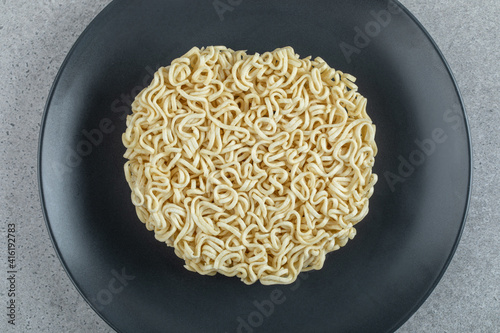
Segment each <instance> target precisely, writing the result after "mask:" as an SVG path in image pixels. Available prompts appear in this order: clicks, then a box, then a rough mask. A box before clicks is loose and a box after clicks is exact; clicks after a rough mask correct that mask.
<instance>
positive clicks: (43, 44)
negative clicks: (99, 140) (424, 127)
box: [0, 0, 500, 333]
mask: <svg viewBox="0 0 500 333" xmlns="http://www.w3.org/2000/svg"><path fill="white" fill-rule="evenodd" d="M402 2H403V4H404V5H405V6H407V7H408V8H409V9H410V11H412V12H413V14H414V15H415V16H416V17H417V18H418V19H419V20H420V21H421V22H422V24H423V25H424V26H425V27H426V29H427V30H428V31H429V33H430V34H431V35H432V36H433V38H434V39H435V41H436V42H437V44H438V45H439V47H440V48H441V50H442V51H443V53H444V55H445V57H446V59H447V60H448V62H449V64H450V66H451V68H452V70H453V72H454V74H455V76H456V79H457V82H458V85H459V87H460V89H461V91H462V93H463V98H464V102H465V106H466V108H467V111H468V116H469V120H470V126H471V132H472V139H473V148H474V185H473V191H472V202H471V206H470V211H469V218H468V221H467V224H466V227H465V230H464V233H463V237H462V240H461V242H460V245H459V247H458V249H457V252H456V254H455V256H454V258H453V261H452V262H451V264H450V266H449V268H448V270H447V272H446V273H445V275H444V277H443V279H442V280H441V282H440V283H439V285H438V286H437V287H436V289H435V290H434V292H433V293H432V294H431V296H430V297H429V298H428V299H427V301H426V302H425V303H424V305H423V306H422V307H421V308H420V309H419V310H418V311H417V312H416V313H415V315H413V317H412V318H410V320H408V322H407V323H405V324H404V325H403V327H401V328H400V329H399V330H398V332H399V333H406V332H450V333H451V332H467V333H469V332H494V331H498V329H499V327H500V223H498V222H499V221H500V209H499V204H498V203H499V202H500V191H499V187H498V185H497V184H498V178H497V177H498V175H499V164H500V148H499V143H500V134H499V133H500V132H499V131H498V124H499V123H500V111H499V104H500V98H499V96H500V93H499V92H500V74H499V73H500V61H499V60H500V51H499V50H500V45H499V42H498V41H499V40H500V34H499V30H500V19H499V18H498V17H499V15H500V2H498V1H497V0H484V1H479V0H469V1H465V0H443V1H436V2H430V1H426V0H404V1H402ZM108 3H109V0H93V1H90V0H80V1H76V0H71V1H68V0H66V1H63V0H45V1H27V0H17V1H12V0H0V8H1V10H0V45H1V48H0V82H1V83H2V88H1V89H0V207H1V208H0V221H1V222H2V228H1V232H0V234H1V235H0V237H1V239H2V241H1V243H2V244H5V241H6V239H7V235H6V233H7V228H6V225H7V223H12V222H15V223H16V224H17V246H18V252H17V255H18V257H17V261H18V264H19V273H18V280H17V288H18V290H17V292H18V295H17V297H16V298H17V303H18V304H17V305H18V313H17V320H16V326H15V327H12V326H11V325H8V324H7V318H6V315H5V314H2V315H1V316H0V331H1V332H30V331H33V332H41V333H43V332H112V330H111V329H110V328H109V327H108V326H107V324H106V323H104V322H103V321H102V320H101V319H100V318H99V316H98V315H97V314H95V313H94V312H93V311H92V310H91V309H90V307H89V306H88V305H87V303H86V302H85V301H84V300H83V298H82V297H81V296H80V295H79V293H78V292H77V290H76V289H75V288H74V286H73V284H72V283H71V281H70V280H69V278H68V276H67V275H66V273H65V272H64V270H63V268H62V266H61V263H60V262H59V260H58V259H57V256H56V253H55V250H54V248H53V247H52V244H51V241H50V238H49V235H48V232H47V229H46V227H45V223H44V221H43V218H42V213H41V208H40V203H39V198H38V188H37V178H36V163H37V160H36V155H37V146H38V136H39V129H40V121H41V117H42V112H43V108H44V105H45V101H46V98H47V95H48V93H49V89H50V87H51V84H52V82H53V80H54V78H55V75H56V73H57V70H58V69H59V66H60V65H61V63H62V61H63V59H64V57H65V56H66V54H67V52H68V51H69V49H70V48H71V46H72V44H73V43H74V42H75V40H76V39H77V38H78V36H79V35H80V34H81V32H82V31H83V30H84V29H85V27H86V26H87V24H88V23H90V21H91V20H92V19H93V18H94V17H95V15H97V13H99V11H100V10H101V9H102V8H104V7H105V6H106V5H107V4H108ZM2 248H6V245H2ZM0 261H1V262H2V264H1V265H0V266H1V267H4V268H1V269H0V281H2V282H1V283H0V300H1V302H0V304H1V305H2V309H4V310H2V311H1V312H2V313H5V308H4V305H5V304H6V300H7V299H8V297H7V282H6V278H7V277H6V269H5V266H6V264H5V263H6V251H3V250H2V251H0Z"/></svg>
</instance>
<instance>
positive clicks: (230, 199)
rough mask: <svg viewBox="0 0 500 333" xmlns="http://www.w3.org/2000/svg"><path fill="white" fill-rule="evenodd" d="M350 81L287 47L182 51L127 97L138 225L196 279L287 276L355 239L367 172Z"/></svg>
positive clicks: (365, 141) (370, 142)
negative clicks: (170, 250)
mask: <svg viewBox="0 0 500 333" xmlns="http://www.w3.org/2000/svg"><path fill="white" fill-rule="evenodd" d="M354 82H355V78H354V77H353V76H351V75H349V74H346V73H343V72H341V71H338V70H335V69H333V68H331V67H330V66H329V65H328V64H327V63H326V62H325V61H324V60H323V59H321V58H319V57H318V58H315V59H314V60H312V58H311V57H307V58H300V57H299V55H298V54H296V53H295V52H294V50H293V49H292V48H291V47H284V48H278V49H276V50H274V51H273V52H266V53H263V54H247V53H246V52H245V51H233V50H231V49H229V48H226V47H224V46H209V47H206V48H201V49H200V48H197V47H194V48H192V49H191V50H190V51H189V52H187V53H186V54H185V55H183V56H182V57H180V58H177V59H175V60H174V61H172V63H171V64H170V66H167V67H162V68H160V69H159V70H158V71H157V72H156V74H155V75H154V79H153V81H152V82H151V84H150V85H149V86H148V87H147V88H145V89H144V90H143V91H142V92H141V93H140V94H139V95H138V96H137V98H136V99H135V101H134V102H133V104H132V114H131V115H129V116H128V118H127V129H126V132H125V133H124V134H123V144H124V145H125V147H126V148H127V150H126V153H125V158H126V159H128V161H127V162H126V164H125V167H124V169H125V176H126V180H127V182H128V184H129V185H130V189H131V192H132V194H131V197H132V203H133V204H134V205H135V207H136V211H137V215H138V217H139V219H140V220H141V221H142V222H143V223H144V224H145V225H146V227H147V229H148V230H153V231H154V233H155V237H156V239H158V240H159V241H161V242H165V243H166V244H167V245H168V246H171V247H173V248H174V250H175V254H176V255H177V256H178V257H180V258H182V259H183V260H184V261H185V267H186V269H188V270H190V271H194V272H198V273H200V274H203V275H215V274H216V273H220V274H223V275H226V276H237V277H238V278H240V279H241V280H242V281H243V282H244V283H246V284H252V283H255V282H256V281H260V282H261V283H262V284H264V285H271V284H289V283H292V282H294V281H295V280H296V279H297V276H298V274H299V273H300V272H303V271H309V270H318V269H321V268H322V267H323V264H324V262H325V255H326V254H327V253H329V252H331V251H335V250H338V249H339V248H340V247H342V246H344V245H345V244H346V243H347V241H348V240H349V239H353V237H354V236H355V235H356V229H355V228H354V226H355V225H356V224H357V223H358V222H359V221H361V220H362V219H363V218H364V217H365V216H366V214H367V213H368V200H369V198H370V197H371V196H372V194H373V190H374V184H375V183H376V181H377V176H376V175H375V174H373V173H372V167H373V165H374V158H375V155H376V154H377V146H376V144H375V141H374V138H375V126H374V125H373V123H372V121H371V119H370V117H369V116H368V115H367V113H366V105H367V100H366V98H364V97H363V96H362V95H361V94H360V93H359V92H358V88H357V86H356V85H355V84H354Z"/></svg>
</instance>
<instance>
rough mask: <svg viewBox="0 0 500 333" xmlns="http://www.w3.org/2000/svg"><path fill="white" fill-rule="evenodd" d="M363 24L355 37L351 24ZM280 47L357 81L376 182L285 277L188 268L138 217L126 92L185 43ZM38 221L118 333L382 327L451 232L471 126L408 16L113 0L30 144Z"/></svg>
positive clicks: (429, 271) (452, 238)
mask: <svg viewBox="0 0 500 333" xmlns="http://www.w3.org/2000/svg"><path fill="white" fill-rule="evenodd" d="M360 31H362V32H360ZM194 45H196V46H204V45H226V46H228V47H231V48H233V49H246V50H248V51H249V52H264V51H270V50H274V49H275V48H277V47H281V46H287V45H291V46H293V47H294V48H295V50H296V51H297V53H299V54H300V55H301V56H307V55H313V56H321V57H322V58H324V59H325V60H326V61H327V62H328V63H329V64H331V65H332V66H334V67H336V68H338V69H341V70H343V71H345V72H348V73H351V74H353V75H355V76H356V77H357V78H358V83H359V86H360V91H361V93H362V94H363V95H365V96H366V97H367V98H368V101H369V110H368V111H369V114H370V116H371V117H372V118H373V120H374V122H375V124H376V125H377V137H376V139H377V143H378V146H379V150H380V151H379V154H378V156H377V159H376V166H375V172H376V173H377V174H378V175H379V177H380V180H379V182H378V184H377V185H376V189H375V194H374V196H373V198H372V199H371V202H370V213H369V215H368V216H367V218H366V219H365V220H364V221H363V222H362V223H361V224H359V225H358V236H357V237H356V238H355V239H354V240H353V241H351V242H349V243H348V245H347V246H346V247H345V248H343V249H341V250H340V251H336V252H334V253H332V254H330V255H329V256H328V258H327V261H326V263H325V267H324V268H323V269H322V270H321V271H315V272H310V273H308V274H303V275H301V277H300V279H299V281H298V282H297V283H295V284H294V285H291V286H262V285H260V284H255V285H252V286H247V285H244V284H243V283H242V282H240V281H239V280H238V279H236V278H227V277H223V276H216V277H207V276H201V275H198V274H195V273H191V272H188V271H187V270H185V269H184V268H183V262H182V261H181V260H180V259H178V258H177V257H176V256H175V255H174V253H173V250H172V249H171V248H168V247H166V246H165V245H164V244H162V243H160V242H157V241H156V240H155V239H154V237H153V234H152V233H150V232H148V231H147V230H146V228H145V227H144V225H143V224H142V223H140V222H139V220H138V219H137V217H136V214H135V211H134V207H133V206H132V204H131V202H130V190H129V188H128V185H127V183H126V182H125V179H124V174H123V170H122V166H123V163H124V162H125V160H124V159H123V157H122V155H123V153H124V148H123V146H122V143H121V134H122V132H123V131H124V129H125V123H124V116H125V115H126V114H127V113H128V112H130V108H129V104H130V101H131V100H132V99H133V98H134V96H135V95H136V94H137V93H138V92H139V91H140V90H141V89H142V88H143V87H144V86H145V85H147V84H148V83H149V81H150V80H151V74H152V73H153V72H154V71H155V70H156V69H157V68H158V67H159V66H160V65H168V64H169V63H170V62H171V61H172V60H173V59H174V58H176V57H179V56H181V55H182V54H184V53H185V52H186V51H188V50H189V49H190V48H191V47H192V46H194ZM39 174H40V188H41V197H42V202H43V206H44V213H45V218H46V220H47V224H48V227H49V230H50V233H51V235H52V239H53V242H54V246H55V247H56V249H57V251H58V253H59V256H60V258H61V261H62V263H63V265H64V266H65V268H66V270H67V272H68V274H69V276H70V277H71V279H72V280H73V282H74V283H75V285H76V287H77V288H78V290H79V291H80V292H81V293H82V295H83V296H84V297H85V298H86V299H87V301H88V302H89V303H90V305H91V306H92V307H93V308H94V309H95V310H96V311H97V312H98V313H99V314H100V315H101V316H102V318H103V319H105V320H106V321H107V322H108V323H109V324H110V325H111V326H112V327H114V328H115V329H116V330H118V331H122V332H189V333H192V332H332V331H335V332H367V331H373V332H388V331H394V330H396V329H397V328H398V327H399V326H400V325H402V324H403V323H404V322H405V321H406V320H407V319H408V318H409V317H410V316H411V314H412V313H414V312H415V311H416V309H417V308H418V307H419V306H420V305H421V304H422V303H423V301H424V300H425V299H426V297H427V296H428V295H429V294H430V292H431V291H432V289H433V288H434V287H435V286H436V284H437V282H438V281H439V279H440V277H441V276H442V275H443V273H444V271H445V269H446V267H447V265H448V263H449V262H450V260H451V257H452V255H453V253H454V251H455V248H456V246H457V243H458V240H459V238H460V234H461V231H462V228H463V224H464V219H465V216H466V211H467V207H468V201H469V190H470V182H471V148H470V141H469V134H468V125H467V120H466V117H465V113H464V109H463V105H462V102H461V99H460V95H459V93H458V90H457V87H456V84H455V82H454V79H453V77H452V75H451V73H450V71H449V68H448V66H447V64H446V62H445V60H444V59H443V57H442V55H441V53H440V52H439V50H438V49H437V47H436V45H435V44H434V43H433V41H432V40H431V38H430V37H429V35H428V34H427V33H426V32H425V30H424V29H423V28H422V26H421V25H420V24H419V23H418V22H417V21H416V19H415V18H414V17H413V16H412V15H411V14H410V13H409V12H408V11H407V10H406V9H404V8H402V7H401V5H399V4H396V3H392V2H387V1H373V0H369V1H368V0H345V1H331V0H323V1H314V2H304V1H302V0H293V1H286V2H285V1H280V2H278V1H242V0H220V1H219V0H218V1H215V2H214V1H211V0H210V1H201V0H200V1H185V0H177V1H165V0H146V1H135V0H134V1H132V0H124V1H114V2H113V3H111V4H110V5H109V6H108V7H107V8H106V9H105V10H104V11H103V12H102V13H101V14H100V15H99V16H98V17H97V18H96V19H95V20H94V21H93V22H92V24H90V26H89V27H88V28H87V30H86V31H85V32H84V33H83V34H82V36H81V37H80V39H79V40H78V42H77V43H76V45H75V46H74V48H73V49H72V51H71V52H70V54H69V55H68V57H67V59H66V61H65V62H64V64H63V66H62V68H61V70H60V72H59V75H58V76H57V79H56V81H55V83H54V87H53V89H52V92H51V94H50V97H49V101H48V104H47V109H46V111H45V116H44V120H43V126H42V133H41V143H40V152H39Z"/></svg>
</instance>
